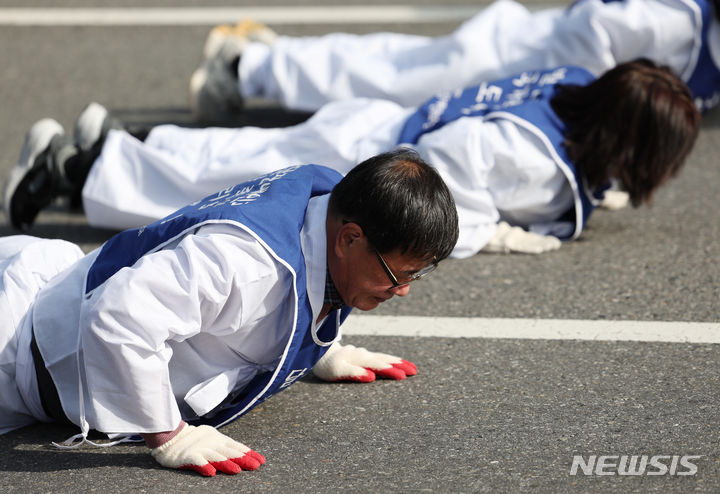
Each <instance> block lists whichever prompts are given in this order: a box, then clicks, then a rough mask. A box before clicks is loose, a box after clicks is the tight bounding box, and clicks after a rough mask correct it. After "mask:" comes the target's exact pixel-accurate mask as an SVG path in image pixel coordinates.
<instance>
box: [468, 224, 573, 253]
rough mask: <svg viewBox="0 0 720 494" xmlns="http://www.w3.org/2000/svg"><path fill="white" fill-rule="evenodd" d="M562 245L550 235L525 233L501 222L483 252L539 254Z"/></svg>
mask: <svg viewBox="0 0 720 494" xmlns="http://www.w3.org/2000/svg"><path fill="white" fill-rule="evenodd" d="M561 245H562V242H560V239H558V238H557V237H553V236H552V235H540V234H538V233H532V232H526V231H525V230H523V229H522V228H520V227H519V226H510V225H509V224H508V223H506V222H504V221H501V222H500V223H498V227H497V231H496V232H495V235H494V236H493V238H491V239H490V241H489V242H488V243H487V244H485V247H483V249H482V250H483V251H485V252H502V253H505V254H509V253H511V252H519V253H521V254H541V253H543V252H548V251H551V250H557V249H559V248H560V246H561Z"/></svg>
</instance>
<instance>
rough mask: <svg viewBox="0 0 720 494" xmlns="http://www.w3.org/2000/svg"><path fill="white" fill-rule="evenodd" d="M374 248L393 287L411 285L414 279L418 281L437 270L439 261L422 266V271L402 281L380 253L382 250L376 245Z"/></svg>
mask: <svg viewBox="0 0 720 494" xmlns="http://www.w3.org/2000/svg"><path fill="white" fill-rule="evenodd" d="M373 250H374V251H375V255H376V256H377V258H378V261H379V262H380V265H381V266H382V268H383V269H384V270H385V274H387V277H388V278H389V279H390V283H392V286H393V288H399V287H403V286H405V285H409V284H410V283H412V282H413V281H417V280H419V279H422V278H424V277H425V276H427V275H428V274H430V273H432V272H433V271H435V268H437V263H436V262H433V263H432V264H428V265H427V266H425V267H424V268H422V269H421V270H420V271H418V272H416V273H413V274H412V275H411V276H410V279H409V280H407V281H403V282H400V281H399V280H398V279H397V276H395V273H393V272H392V270H391V269H390V266H388V264H387V262H385V259H384V258H383V256H382V254H380V251H378V250H377V249H376V248H375V247H373Z"/></svg>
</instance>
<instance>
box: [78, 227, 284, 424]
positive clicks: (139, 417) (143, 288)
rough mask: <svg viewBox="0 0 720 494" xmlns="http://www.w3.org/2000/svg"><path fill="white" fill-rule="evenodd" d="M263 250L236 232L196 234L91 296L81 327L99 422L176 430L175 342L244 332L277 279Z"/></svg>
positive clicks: (126, 271) (141, 262) (113, 279)
mask: <svg viewBox="0 0 720 494" xmlns="http://www.w3.org/2000/svg"><path fill="white" fill-rule="evenodd" d="M253 248H254V249H255V250H253ZM263 252H264V249H262V248H261V247H258V246H257V243H255V245H253V242H250V241H248V240H247V239H246V238H241V237H236V236H234V235H223V234H212V235H201V234H200V235H190V236H187V237H185V238H184V239H183V240H182V241H180V242H179V243H178V245H177V246H175V247H174V248H172V249H167V250H161V251H159V252H156V253H153V254H150V255H146V256H144V257H143V258H141V259H140V260H139V261H138V262H137V263H136V264H135V265H134V266H132V267H131V268H125V269H122V270H120V271H119V272H118V273H116V274H115V275H114V276H112V277H111V278H110V279H109V280H108V281H107V282H106V283H105V284H104V285H102V286H101V287H99V288H98V289H97V290H96V291H95V292H94V293H93V295H92V297H91V298H90V299H89V300H88V301H86V308H85V311H84V316H83V319H82V322H81V323H82V324H83V326H84V327H83V336H82V349H83V361H84V368H85V369H84V370H85V375H86V379H87V387H88V391H89V394H90V396H89V399H90V400H91V403H92V407H93V411H94V420H95V421H96V423H95V424H92V425H93V426H94V427H95V428H97V429H98V430H101V431H103V432H118V433H124V432H129V433H137V432H146V433H149V432H164V431H171V430H174V429H175V428H176V427H177V426H178V424H179V423H180V419H181V416H180V412H179V409H178V405H177V403H176V401H175V396H174V394H173V383H172V382H171V381H170V372H169V368H168V363H169V361H170V358H171V357H172V349H171V346H170V342H171V341H172V342H181V341H183V340H186V339H188V338H191V337H193V336H194V335H197V334H198V333H200V332H203V333H209V334H215V335H225V334H229V333H237V332H239V331H241V330H242V329H243V326H244V325H245V323H246V320H247V318H251V317H254V314H253V312H252V310H251V309H252V306H255V305H257V304H258V302H257V301H258V299H259V298H260V297H262V295H263V294H266V293H270V292H271V291H272V290H273V289H274V287H275V285H277V282H278V281H277V278H278V273H277V269H278V268H277V267H276V266H275V265H274V264H268V262H267V258H266V255H267V254H266V253H265V254H263ZM198 367H199V368H202V367H204V365H203V362H198ZM198 372H201V371H198ZM202 377H204V376H202ZM202 377H201V378H202Z"/></svg>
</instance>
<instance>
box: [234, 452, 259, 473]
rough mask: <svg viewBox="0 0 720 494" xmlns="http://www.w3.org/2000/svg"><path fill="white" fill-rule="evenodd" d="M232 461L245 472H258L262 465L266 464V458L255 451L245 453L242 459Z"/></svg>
mask: <svg viewBox="0 0 720 494" xmlns="http://www.w3.org/2000/svg"><path fill="white" fill-rule="evenodd" d="M232 461H234V462H235V463H237V464H238V465H239V466H240V468H242V469H243V470H257V469H258V468H260V465H262V464H264V463H265V457H264V456H263V455H261V454H260V453H256V452H255V451H253V450H250V451H248V452H247V453H245V456H243V457H241V458H233V459H232Z"/></svg>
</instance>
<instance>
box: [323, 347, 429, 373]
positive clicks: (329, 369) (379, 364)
mask: <svg viewBox="0 0 720 494" xmlns="http://www.w3.org/2000/svg"><path fill="white" fill-rule="evenodd" d="M313 374H315V375H316V376H317V377H318V378H320V379H322V380H323V381H356V382H362V383H367V382H371V381H374V380H375V377H385V378H387V379H396V380H399V379H405V378H406V377H407V376H414V375H415V374H417V367H415V364H413V363H411V362H408V361H407V360H403V359H401V358H399V357H394V356H392V355H388V354H386V353H376V352H369V351H367V350H366V349H364V348H358V347H355V346H353V345H345V346H343V345H341V344H340V342H337V341H336V342H335V343H333V344H332V346H331V347H330V349H329V350H328V351H327V353H326V354H325V355H323V357H322V358H321V359H320V360H319V361H318V362H317V363H316V364H315V366H314V367H313Z"/></svg>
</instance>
